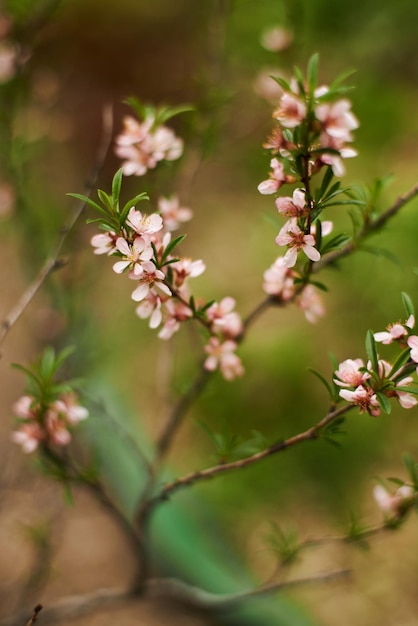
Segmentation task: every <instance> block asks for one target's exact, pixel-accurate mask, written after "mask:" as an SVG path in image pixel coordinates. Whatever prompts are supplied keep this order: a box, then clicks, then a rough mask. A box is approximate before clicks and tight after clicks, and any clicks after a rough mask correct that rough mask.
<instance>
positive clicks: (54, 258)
mask: <svg viewBox="0 0 418 626" xmlns="http://www.w3.org/2000/svg"><path fill="white" fill-rule="evenodd" d="M112 125H113V124H112V110H111V108H110V107H109V106H107V107H105V108H104V110H103V132H102V139H101V143H100V146H99V149H98V152H97V157H96V163H95V165H94V167H93V170H92V173H91V175H90V179H89V181H88V183H87V185H86V190H85V195H86V196H89V195H90V194H91V192H92V191H93V187H94V185H95V184H96V181H97V178H98V176H99V174H100V171H101V169H102V167H103V164H104V160H105V158H106V155H107V152H108V149H109V145H110V140H111V136H112ZM85 206H86V203H85V202H82V201H80V200H79V201H78V202H76V203H75V205H74V209H73V211H72V213H71V215H70V218H69V220H68V222H67V224H65V225H64V226H63V228H62V230H61V235H60V237H59V239H58V241H57V242H56V244H55V247H54V248H53V250H52V252H51V254H50V256H49V257H48V258H47V259H46V261H45V262H44V264H43V266H42V267H41V269H40V271H39V273H38V275H37V276H36V278H35V279H34V281H33V282H32V283H31V284H30V285H29V286H28V287H27V289H26V290H25V291H24V292H23V294H22V296H21V297H20V299H19V301H18V302H17V304H16V305H15V306H14V307H13V308H12V309H11V311H9V313H8V314H7V315H6V317H5V318H4V320H3V321H2V322H1V326H0V346H1V345H2V344H3V342H4V340H5V338H6V336H7V334H8V333H9V331H10V329H11V328H12V327H13V326H14V325H15V324H16V322H17V321H18V320H19V318H20V317H21V315H22V314H23V313H24V311H25V310H26V309H27V307H28V306H29V304H30V303H31V302H32V300H33V299H34V297H35V296H36V294H37V293H38V291H39V289H40V288H41V287H42V285H43V284H44V282H45V281H46V279H47V278H48V276H49V275H50V274H52V272H54V271H55V270H58V269H60V268H62V267H64V265H65V264H66V262H65V261H63V260H62V259H59V255H60V253H61V250H62V247H63V245H64V243H65V240H66V239H67V236H68V234H69V233H70V232H71V230H72V229H73V228H74V226H75V224H76V222H77V220H78V219H79V217H80V216H81V214H82V213H83V211H84V209H85Z"/></svg>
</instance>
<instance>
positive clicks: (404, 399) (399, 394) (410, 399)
mask: <svg viewBox="0 0 418 626" xmlns="http://www.w3.org/2000/svg"><path fill="white" fill-rule="evenodd" d="M413 382H414V381H413V378H412V376H406V378H402V380H400V381H398V382H397V383H396V386H397V387H407V386H408V385H410V384H411V383H413ZM393 393H394V394H395V396H396V398H397V400H398V402H399V404H400V405H401V407H402V408H403V409H412V408H413V407H414V406H416V405H417V404H418V400H417V399H416V397H415V396H414V395H413V394H412V393H408V392H407V391H396V390H395V391H394V392H393Z"/></svg>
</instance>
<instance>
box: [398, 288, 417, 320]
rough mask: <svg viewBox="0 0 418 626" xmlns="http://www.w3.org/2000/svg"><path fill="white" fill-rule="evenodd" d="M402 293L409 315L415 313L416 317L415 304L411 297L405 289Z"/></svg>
mask: <svg viewBox="0 0 418 626" xmlns="http://www.w3.org/2000/svg"><path fill="white" fill-rule="evenodd" d="M401 295H402V302H403V305H404V307H405V310H406V315H407V317H409V316H410V315H413V316H414V317H415V310H414V305H413V302H412V300H411V298H410V297H409V296H408V294H407V293H405V292H404V291H403V292H402V294H401Z"/></svg>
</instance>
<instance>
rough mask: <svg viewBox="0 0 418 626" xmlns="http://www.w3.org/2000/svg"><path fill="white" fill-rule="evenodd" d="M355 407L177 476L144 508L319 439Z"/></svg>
mask: <svg viewBox="0 0 418 626" xmlns="http://www.w3.org/2000/svg"><path fill="white" fill-rule="evenodd" d="M353 408H354V405H353V404H347V405H345V406H343V407H341V408H339V409H334V410H332V411H330V412H329V413H328V414H327V415H326V416H325V417H324V418H323V419H322V420H321V421H320V422H318V423H317V424H315V425H314V426H311V427H310V428H308V429H307V430H305V431H304V432H302V433H299V434H297V435H294V436H293V437H290V438H289V439H284V440H283V441H279V442H277V443H275V444H273V445H272V446H269V447H268V448H265V449H264V450H262V451H261V452H257V453H256V454H253V455H251V456H249V457H246V458H244V459H239V460H238V461H231V462H230V463H222V464H220V465H215V466H213V467H209V468H207V469H204V470H200V471H197V472H191V473H190V474H186V475H185V476H182V477H180V478H177V479H176V480H174V481H173V482H171V483H169V484H167V485H165V487H163V489H162V490H161V492H160V494H158V495H157V496H155V497H154V498H153V499H151V500H149V501H148V502H146V503H145V504H144V506H143V509H144V510H147V511H148V512H149V510H150V509H152V508H153V507H154V506H156V505H157V504H159V503H161V502H164V501H166V500H167V499H168V497H169V496H171V495H172V494H173V493H174V492H175V491H178V490H179V489H181V488H182V487H187V486H189V485H192V484H194V483H196V482H200V481H202V480H208V479H210V478H213V477H215V476H217V475H219V474H224V473H226V472H231V471H234V470H238V469H242V468H244V467H248V466H249V465H252V464H253V463H258V462H259V461H261V460H263V459H265V458H267V457H269V456H272V455H273V454H277V453H278V452H283V451H284V450H287V449H288V448H291V447H293V446H295V445H298V444H300V443H302V442H303V441H312V440H314V439H317V438H318V437H319V435H320V431H321V430H322V429H323V428H325V427H326V426H328V424H330V423H331V422H333V421H334V420H336V419H337V418H338V417H340V416H341V415H344V414H345V413H347V412H348V411H350V410H351V409H353Z"/></svg>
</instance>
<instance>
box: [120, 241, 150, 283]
mask: <svg viewBox="0 0 418 626" xmlns="http://www.w3.org/2000/svg"><path fill="white" fill-rule="evenodd" d="M116 249H117V250H118V252H120V253H121V254H122V255H123V257H124V259H123V261H117V262H116V263H115V264H114V265H113V271H114V272H116V274H122V272H124V271H125V270H126V269H128V268H130V269H131V270H132V271H133V273H134V275H135V276H140V275H141V274H142V265H141V263H143V262H144V261H149V260H150V259H151V258H152V257H153V255H154V252H153V249H152V248H151V246H150V245H149V244H148V242H147V241H145V239H143V238H142V237H136V238H135V239H134V242H133V244H129V243H128V242H127V241H126V239H124V238H123V237H118V238H117V240H116Z"/></svg>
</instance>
